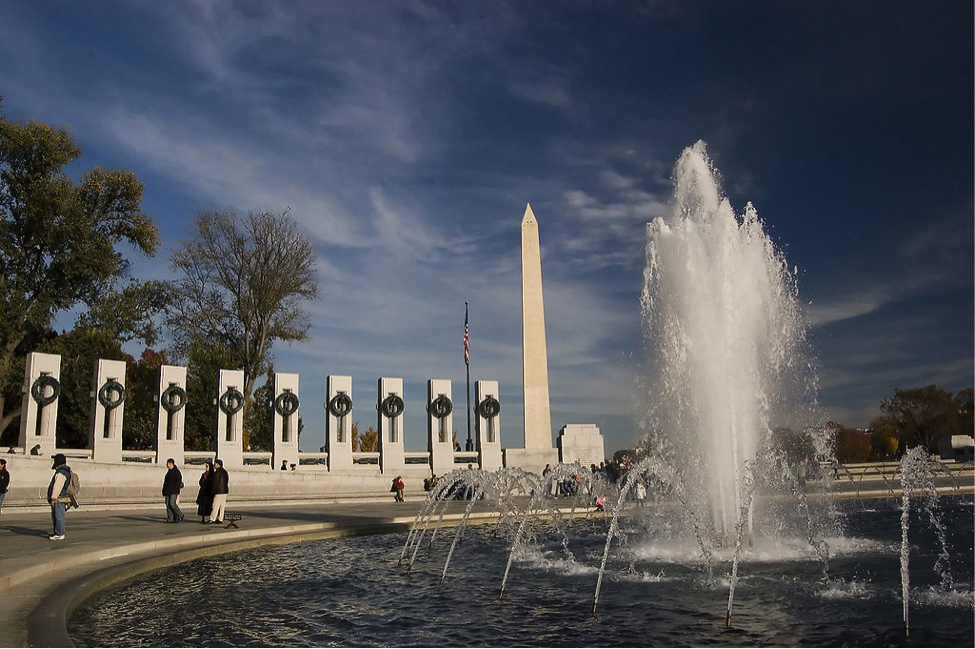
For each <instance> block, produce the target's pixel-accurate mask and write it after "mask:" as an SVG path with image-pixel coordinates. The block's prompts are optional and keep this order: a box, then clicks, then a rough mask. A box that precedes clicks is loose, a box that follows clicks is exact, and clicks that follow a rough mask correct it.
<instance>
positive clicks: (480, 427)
mask: <svg viewBox="0 0 975 649" xmlns="http://www.w3.org/2000/svg"><path fill="white" fill-rule="evenodd" d="M499 395H500V392H499V391H498V382H497V381H476V382H475V383H474V401H475V403H476V404H477V405H476V406H475V408H474V411H475V414H476V415H477V419H476V420H475V421H476V428H477V452H478V459H479V462H480V465H481V468H482V469H483V470H485V471H496V470H498V469H500V468H501V467H502V466H503V462H502V456H501V401H500V400H499V399H498V397H499Z"/></svg>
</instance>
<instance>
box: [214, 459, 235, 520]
mask: <svg viewBox="0 0 975 649" xmlns="http://www.w3.org/2000/svg"><path fill="white" fill-rule="evenodd" d="M213 464H214V468H213V482H211V483H210V486H211V489H210V490H211V492H212V493H213V513H212V514H210V522H211V523H222V522H223V515H224V510H225V509H226V507H227V494H229V493H230V474H228V473H227V470H226V469H224V468H223V460H215V461H214V463H213Z"/></svg>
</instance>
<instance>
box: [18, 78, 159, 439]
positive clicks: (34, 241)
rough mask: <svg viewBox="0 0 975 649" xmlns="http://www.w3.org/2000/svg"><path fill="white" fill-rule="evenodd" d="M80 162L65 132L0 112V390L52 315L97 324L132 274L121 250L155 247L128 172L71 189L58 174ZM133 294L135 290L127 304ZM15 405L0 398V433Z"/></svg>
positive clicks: (96, 174) (88, 176)
mask: <svg viewBox="0 0 975 649" xmlns="http://www.w3.org/2000/svg"><path fill="white" fill-rule="evenodd" d="M0 100H2V97H0ZM80 155H81V149H80V148H79V147H78V146H77V145H76V144H75V142H74V140H73V139H72V137H71V135H70V133H69V132H68V130H67V129H66V128H64V127H60V128H57V127H54V126H51V125H49V124H42V123H39V122H36V121H33V120H30V121H27V122H18V121H11V120H8V119H7V118H6V117H4V116H3V114H2V113H0V381H2V382H3V385H4V386H5V388H7V387H9V385H10V383H11V382H12V381H13V382H19V381H20V380H22V377H23V374H22V372H23V365H22V359H23V358H24V356H26V354H27V353H28V352H29V351H33V350H34V349H35V348H33V347H31V345H32V342H35V341H37V340H38V339H39V338H40V337H41V336H43V332H44V331H45V330H48V329H49V328H50V325H51V323H52V322H53V320H54V317H55V316H56V315H57V314H58V313H60V312H64V311H67V310H70V309H78V308H79V307H81V309H80V311H81V312H82V313H87V310H86V309H85V307H88V310H92V311H93V312H95V314H96V315H95V316H94V317H95V318H96V319H97V318H98V315H97V314H98V312H100V311H102V307H105V306H107V305H109V304H110V303H111V302H112V301H113V299H114V298H113V297H111V296H113V295H118V293H117V284H118V283H119V281H120V280H122V279H123V278H125V277H127V276H128V274H129V268H130V265H129V262H128V261H127V260H126V259H125V257H123V255H122V253H121V252H120V251H119V250H117V249H116V247H117V246H119V244H128V245H129V246H131V247H132V248H134V249H135V250H138V251H140V252H142V253H143V254H146V255H150V256H151V255H154V254H155V252H156V249H157V247H158V245H159V235H158V232H157V229H156V227H155V225H154V224H153V222H152V219H151V218H150V217H149V216H148V215H146V214H144V213H143V212H142V206H141V205H142V191H143V185H142V183H141V182H140V181H139V179H138V178H137V177H136V176H135V175H134V174H133V173H132V172H130V171H125V170H110V169H100V168H95V169H92V170H91V171H88V172H85V173H83V174H81V176H80V178H79V180H77V181H75V180H74V179H72V178H70V177H69V176H67V175H66V174H65V173H64V171H63V169H64V168H65V167H67V166H68V165H69V164H71V163H72V162H74V161H75V160H77V159H78V158H79V157H80ZM140 287H141V285H139V284H138V283H134V284H132V285H131V288H130V292H129V296H130V297H131V296H132V295H133V294H134V293H138V292H139V291H140V290H141V288H140ZM119 299H121V300H123V301H124V300H125V298H119ZM132 315H133V317H134V318H135V319H136V320H138V319H139V318H138V316H137V315H136V314H132ZM141 324H145V320H144V319H143V321H142V322H141ZM90 371H91V369H89V372H90ZM18 373H19V376H18ZM20 407H21V402H20V399H16V398H15V399H11V398H10V392H9V390H8V389H3V390H0V432H3V431H4V430H5V429H6V428H7V427H8V426H9V425H10V423H11V422H13V421H14V420H16V419H17V418H18V417H19V416H20Z"/></svg>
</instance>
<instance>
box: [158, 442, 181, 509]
mask: <svg viewBox="0 0 975 649" xmlns="http://www.w3.org/2000/svg"><path fill="white" fill-rule="evenodd" d="M166 468H167V469H169V470H168V471H166V477H165V478H164V479H163V487H162V495H163V497H164V498H165V499H166V522H167V523H179V522H180V521H182V520H183V512H182V511H180V509H179V503H178V502H177V500H178V499H179V492H180V491H181V490H182V489H183V474H182V473H180V470H179V469H177V468H176V460H174V459H173V458H169V459H168V460H166Z"/></svg>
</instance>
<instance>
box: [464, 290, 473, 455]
mask: <svg viewBox="0 0 975 649" xmlns="http://www.w3.org/2000/svg"><path fill="white" fill-rule="evenodd" d="M467 323H468V309H467V301H465V302H464V365H466V366H467V450H468V451H473V450H474V442H473V441H472V440H471V355H470V346H469V343H468V325H467Z"/></svg>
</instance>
